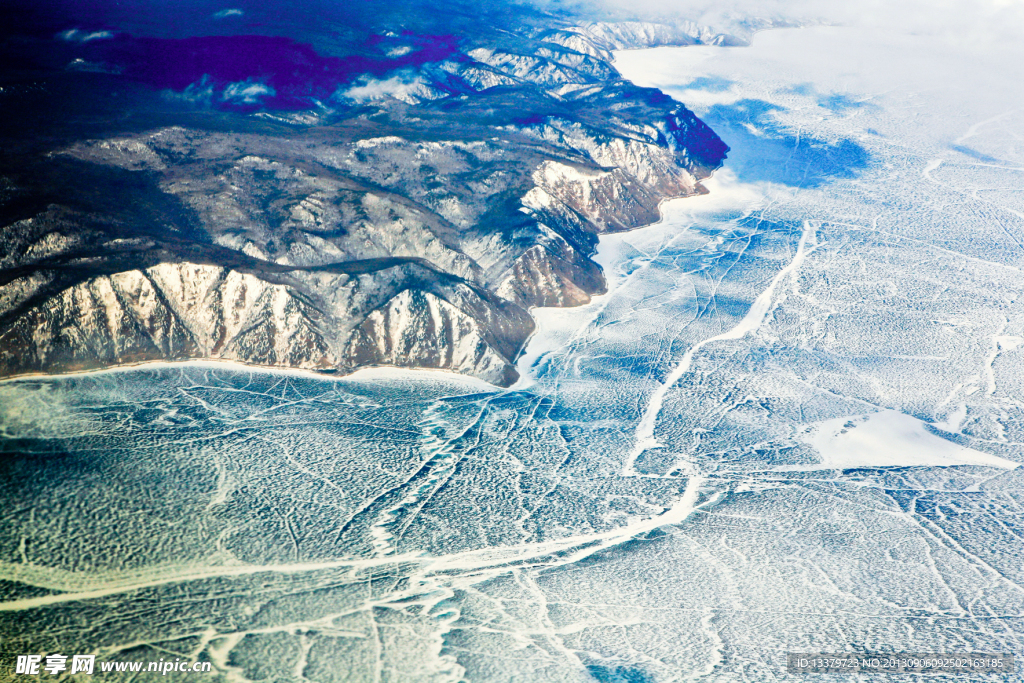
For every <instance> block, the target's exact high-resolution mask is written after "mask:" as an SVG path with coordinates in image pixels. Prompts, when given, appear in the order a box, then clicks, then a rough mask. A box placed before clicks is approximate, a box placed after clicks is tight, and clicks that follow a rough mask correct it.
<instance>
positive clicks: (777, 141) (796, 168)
mask: <svg viewBox="0 0 1024 683" xmlns="http://www.w3.org/2000/svg"><path fill="white" fill-rule="evenodd" d="M778 111H783V108H782V107H779V106H777V105H774V104H771V103H770V102H765V101H764V100H753V99H747V100H740V101H738V102H736V103H734V104H718V105H715V106H713V107H711V109H709V110H708V112H707V114H705V115H704V116H703V117H701V118H703V119H704V121H705V122H706V123H707V124H708V125H709V126H711V128H712V129H713V130H714V131H715V132H717V133H718V134H719V136H721V138H722V139H723V140H725V142H726V144H728V145H729V146H730V147H731V148H732V151H731V152H730V153H729V161H728V162H727V163H728V165H729V168H731V169H732V170H733V171H734V172H735V173H736V175H737V176H738V177H739V179H740V180H742V181H745V182H756V181H770V182H775V183H780V184H782V185H789V186H792V187H819V186H821V185H823V184H824V183H826V182H829V181H830V180H833V179H840V178H854V177H856V176H857V174H858V173H860V172H861V171H863V170H864V169H865V168H867V165H868V162H869V155H868V152H867V150H866V149H865V148H864V147H862V146H861V145H860V144H858V143H857V142H855V141H853V140H850V139H843V140H839V141H838V142H827V141H824V140H818V139H815V138H812V137H808V136H807V135H801V136H800V137H799V138H798V137H796V136H795V135H793V133H792V132H791V131H789V130H787V129H785V128H784V127H782V126H780V125H779V123H778V121H777V120H776V119H775V112H778Z"/></svg>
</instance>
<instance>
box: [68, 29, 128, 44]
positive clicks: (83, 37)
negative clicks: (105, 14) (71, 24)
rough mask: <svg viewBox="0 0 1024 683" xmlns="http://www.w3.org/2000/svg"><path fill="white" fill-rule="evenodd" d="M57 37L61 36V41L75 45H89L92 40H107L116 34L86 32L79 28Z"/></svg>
mask: <svg viewBox="0 0 1024 683" xmlns="http://www.w3.org/2000/svg"><path fill="white" fill-rule="evenodd" d="M57 35H58V36H60V38H61V40H66V41H68V42H73V43H88V42H89V41H90V40H105V39H107V38H113V37H114V34H113V33H112V32H111V31H92V32H86V31H83V30H81V29H77V28H72V29H68V30H67V31H62V32H60V33H58V34H57Z"/></svg>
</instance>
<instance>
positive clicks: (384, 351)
mask: <svg viewBox="0 0 1024 683" xmlns="http://www.w3.org/2000/svg"><path fill="white" fill-rule="evenodd" d="M559 30H560V31H561V33H557V32H555V33H552V29H536V30H529V31H526V32H525V33H524V32H521V33H518V34H514V35H512V36H511V37H510V38H508V39H507V40H505V39H502V41H497V42H496V41H494V40H493V39H491V38H487V39H482V40H480V41H476V42H475V43H474V42H472V41H470V44H468V45H464V46H463V51H462V52H460V53H459V56H458V58H456V59H452V58H451V56H450V55H445V56H444V58H443V59H442V61H441V62H439V63H429V64H426V65H425V66H424V67H423V69H421V70H420V71H419V72H417V73H416V74H410V73H408V72H407V71H404V70H403V71H401V72H399V75H397V76H394V77H391V78H386V79H384V80H383V81H380V82H379V83H378V85H379V88H378V89H379V90H380V91H381V94H380V97H379V98H377V99H373V100H367V101H360V102H355V101H351V98H350V97H349V94H351V93H352V92H353V91H354V90H358V89H360V88H362V90H359V92H360V93H362V92H365V91H368V89H372V88H371V86H373V83H374V81H372V80H371V79H369V78H362V77H360V78H361V80H358V84H357V85H355V86H353V87H349V88H348V89H346V90H343V89H341V88H339V92H340V93H342V95H339V97H340V98H341V99H342V100H344V101H339V102H336V103H334V105H333V106H334V107H335V108H334V109H332V110H328V109H324V108H321V109H320V110H317V109H315V108H313V109H310V110H308V111H306V112H299V113H295V112H276V111H273V110H270V109H266V108H263V109H260V110H258V111H253V112H246V113H236V114H230V115H229V116H233V117H234V118H233V119H232V121H233V123H232V125H230V126H228V127H227V128H224V127H221V128H219V129H218V128H216V127H213V128H209V127H207V128H202V127H194V126H193V127H186V126H182V125H170V126H162V127H157V128H155V129H150V130H148V131H143V132H138V133H128V134H113V135H109V136H106V137H96V138H84V139H81V138H80V139H74V140H71V141H69V142H68V143H67V144H64V145H61V146H59V147H57V148H54V149H49V150H48V151H46V153H45V154H43V155H36V156H35V157H33V158H31V159H30V160H29V161H27V162H26V163H25V164H24V168H22V169H21V170H20V171H18V170H12V164H11V163H10V160H8V163H6V164H4V168H3V170H2V175H3V176H4V181H3V182H4V186H5V188H6V190H5V192H4V193H3V194H4V195H5V197H6V206H4V205H3V204H2V203H0V208H2V209H5V211H4V213H5V214H7V215H13V214H16V213H17V211H13V208H17V207H18V206H19V205H20V206H21V209H20V214H21V215H20V217H18V219H17V220H5V221H4V224H5V225H6V226H7V227H5V228H4V231H3V237H2V243H0V247H2V251H0V253H2V254H4V256H3V257H2V258H0V341H2V342H3V344H2V348H0V374H2V375H5V376H13V375H21V374H26V373H38V372H48V373H53V372H64V371H77V370H83V369H88V368H101V367H108V366H111V365H118V364H124V363H136V362H142V361H146V360H189V359H202V358H210V359H217V358H220V359H225V360H233V361H238V362H244V363H252V364H256V365H264V366H276V367H295V368H303V369H308V370H318V371H330V372H344V373H347V372H351V371H353V370H356V369H358V368H361V367H368V366H379V365H392V366H398V367H428V368H439V369H446V370H451V371H455V372H460V373H463V374H468V375H472V376H475V377H479V378H481V379H484V380H486V381H489V382H492V383H495V384H500V385H509V384H511V383H513V382H514V381H515V380H516V378H517V374H516V370H515V367H514V363H515V359H516V357H517V355H518V353H519V352H520V350H521V349H522V346H523V344H524V343H525V341H526V339H527V338H528V337H529V335H530V334H531V332H532V330H533V327H534V323H533V320H532V318H531V316H530V315H529V309H530V308H533V307H536V306H573V305H580V304H583V303H586V302H587V301H589V300H590V297H591V296H592V295H594V294H598V293H601V292H603V291H604V287H605V284H604V278H603V274H602V273H601V271H600V268H599V267H598V266H597V264H596V263H594V261H593V260H592V259H591V258H590V257H591V256H592V255H593V253H594V249H595V247H596V244H597V238H598V235H600V234H601V233H604V232H616V231H621V230H629V229H633V228H636V227H639V226H641V225H646V224H649V223H652V222H655V221H657V220H658V219H659V210H658V205H659V204H660V202H661V201H662V200H663V199H665V198H668V197H676V196H688V195H692V194H696V193H700V192H703V191H704V190H703V188H702V186H701V185H700V184H699V180H700V179H701V178H703V177H706V176H707V175H708V174H709V173H710V172H711V171H713V170H714V168H717V166H718V165H720V163H721V161H722V159H724V156H725V152H726V150H727V148H726V147H725V145H724V143H722V142H721V140H720V139H718V137H717V136H716V135H715V134H714V132H713V131H711V130H710V129H709V128H707V126H706V125H704V124H703V122H701V121H700V120H699V119H698V118H697V117H696V116H694V115H693V114H692V113H691V112H690V111H689V110H687V109H686V108H685V107H684V106H683V105H681V104H679V103H677V102H674V101H673V100H671V98H668V97H667V96H666V95H664V94H662V93H660V92H659V91H655V90H651V89H646V88H639V87H637V86H635V85H633V84H631V83H628V82H626V81H624V80H622V79H621V78H620V77H619V76H618V74H617V72H616V71H615V69H614V66H613V65H612V64H611V62H610V61H609V60H610V53H609V52H608V47H609V46H612V47H613V46H614V45H615V42H614V41H615V40H620V41H633V42H635V41H636V40H640V39H642V38H643V37H644V36H646V37H647V39H650V40H659V41H663V40H676V41H677V42H679V43H680V44H693V43H695V42H700V41H701V40H703V39H708V40H719V44H721V40H720V39H718V38H714V37H713V34H710V33H707V32H706V31H705V32H704V33H700V31H697V35H696V37H695V36H694V35H693V34H694V31H695V29H693V28H692V27H684V28H683V29H681V30H679V31H677V32H676V33H671V32H669V33H666V32H665V30H654V29H651V28H650V27H649V26H647V27H640V28H638V27H637V26H635V25H629V26H626V27H620V28H618V29H615V30H613V29H612V28H608V26H607V25H604V26H602V27H601V29H600V32H599V33H593V32H592V31H593V29H592V28H587V27H583V28H580V27H568V28H563V29H559ZM552 35H560V36H563V37H564V36H572V41H571V42H573V44H574V45H576V46H577V47H580V48H581V49H582V50H583V51H579V50H576V49H571V48H568V47H565V46H564V45H561V44H559V43H558V42H552V41H551V40H547V39H545V36H547V37H550V36H552ZM636 35H640V36H641V38H637V37H636ZM609 36H611V37H609ZM624 36H625V37H624ZM631 36H632V37H631ZM651 36H653V38H652V37H651ZM666 36H668V37H666ZM701 36H703V38H702V37H701ZM709 36H712V37H710V38H709ZM567 40H568V39H567ZM389 49H391V48H389ZM524 53H525V54H524ZM438 73H443V74H446V75H445V76H444V78H445V79H446V80H445V81H444V83H445V84H446V85H445V87H450V86H451V85H452V83H453V81H451V80H450V79H451V78H455V77H458V78H459V79H461V80H460V81H459V85H458V87H457V88H455V92H454V93H452V92H449V93H447V94H443V95H438V93H440V92H441V91H440V90H436V88H435V89H434V90H432V87H433V86H431V85H429V84H428V83H427V79H429V78H430V77H433V76H436V75H437V74H438ZM488 74H489V75H488ZM396 79H397V80H396ZM417 79H418V80H417ZM474 79H475V80H474ZM414 81H415V82H418V83H420V86H422V87H418V88H409V87H407V86H409V84H410V83H412V82H414ZM204 82H208V81H206V80H205V77H204V79H201V80H200V81H197V83H200V84H201V83H204ZM380 84H383V85H380ZM388 84H390V85H388ZM189 87H190V88H191V87H192V86H189ZM373 87H377V86H373ZM389 87H390V88H392V90H396V91H395V92H390V93H387V92H384V90H386V89H387V88H389ZM467 88H468V89H470V92H471V93H472V94H467V92H466V90H467ZM227 89H228V88H227V87H226V88H225V91H226V90H227ZM186 90H187V89H186ZM236 90H237V88H236ZM435 90H436V92H435ZM255 91H259V89H258V88H255V89H254V92H255ZM176 96H177V95H175V94H174V93H171V94H170V95H166V94H165V98H170V99H173V97H176ZM360 96H361V95H360ZM211 97H212V95H211ZM261 122H263V123H261ZM268 126H269V128H268ZM54 188H60V189H59V191H55V189H54ZM19 202H20V204H19ZM32 202H35V204H33V203H32ZM12 207H13V208H12ZM25 207H30V208H29V209H26V208H25ZM32 207H34V208H32ZM12 211H13V214H12Z"/></svg>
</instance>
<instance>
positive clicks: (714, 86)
mask: <svg viewBox="0 0 1024 683" xmlns="http://www.w3.org/2000/svg"><path fill="white" fill-rule="evenodd" d="M732 84H733V81H730V80H727V79H725V78H721V77H719V76H701V77H700V78H695V79H693V80H692V81H690V82H689V83H687V84H686V85H684V86H683V87H684V88H686V89H687V90H706V91H707V92H725V91H726V90H728V89H729V88H730V87H731V86H732Z"/></svg>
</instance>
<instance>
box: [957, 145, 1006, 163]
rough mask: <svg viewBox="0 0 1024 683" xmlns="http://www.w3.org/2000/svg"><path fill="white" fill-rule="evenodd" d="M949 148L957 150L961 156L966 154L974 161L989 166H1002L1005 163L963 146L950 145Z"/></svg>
mask: <svg viewBox="0 0 1024 683" xmlns="http://www.w3.org/2000/svg"><path fill="white" fill-rule="evenodd" d="M949 147H950V149H953V150H955V151H957V152H960V153H961V154H966V155H967V156H969V157H971V158H972V159H977V160H978V161H984V162H985V163H987V164H1001V163H1003V162H1001V161H1000V160H999V159H996V158H995V157H990V156H989V155H987V154H982V153H981V152H979V151H978V150H976V149H971V148H970V147H964V146H962V145H950V146H949Z"/></svg>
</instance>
